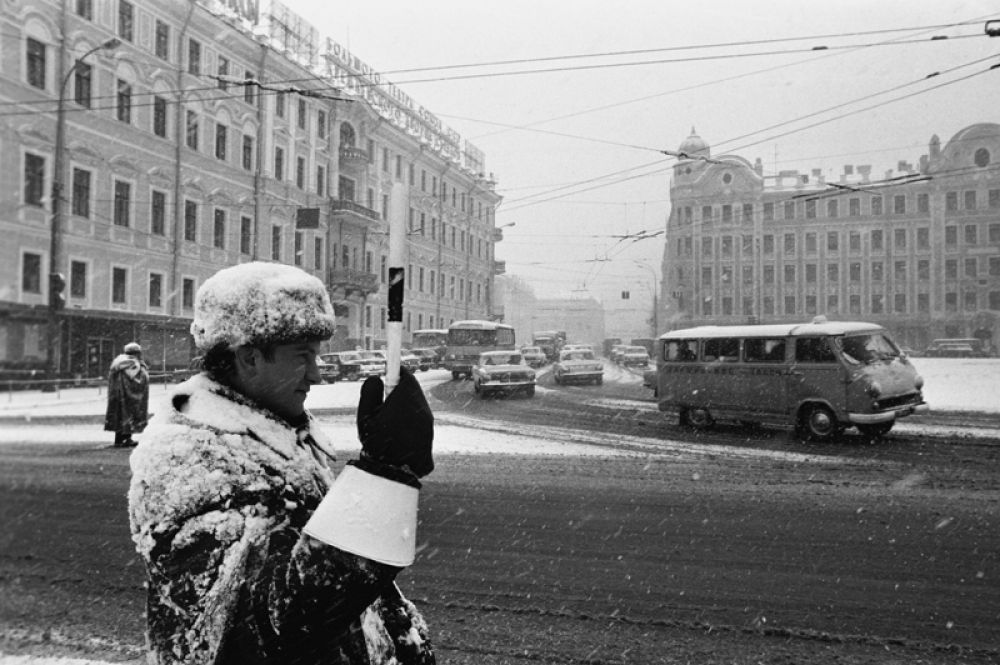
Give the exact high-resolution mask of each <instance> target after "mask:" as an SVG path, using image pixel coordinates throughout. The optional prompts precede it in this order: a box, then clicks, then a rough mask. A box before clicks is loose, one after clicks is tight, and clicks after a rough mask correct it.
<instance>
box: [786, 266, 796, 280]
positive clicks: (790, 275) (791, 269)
mask: <svg viewBox="0 0 1000 665" xmlns="http://www.w3.org/2000/svg"><path fill="white" fill-rule="evenodd" d="M794 283H795V266H794V265H786V266H785V284H794Z"/></svg>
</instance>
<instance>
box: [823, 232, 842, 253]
mask: <svg viewBox="0 0 1000 665" xmlns="http://www.w3.org/2000/svg"><path fill="white" fill-rule="evenodd" d="M839 250H840V234H839V233H838V232H836V231H828V232H827V234H826V251H828V252H836V251H839Z"/></svg>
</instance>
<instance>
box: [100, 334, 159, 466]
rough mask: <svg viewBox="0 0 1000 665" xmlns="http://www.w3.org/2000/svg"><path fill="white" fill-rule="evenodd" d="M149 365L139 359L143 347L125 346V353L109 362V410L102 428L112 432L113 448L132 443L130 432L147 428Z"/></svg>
mask: <svg viewBox="0 0 1000 665" xmlns="http://www.w3.org/2000/svg"><path fill="white" fill-rule="evenodd" d="M148 409H149V368H148V367H147V366H146V363H145V362H143V360H142V347H141V346H139V345H138V344H136V343H135V342H130V343H128V344H126V345H125V349H124V353H122V354H121V355H119V356H118V357H116V358H115V359H114V360H113V361H111V370H110V371H109V372H108V410H107V412H106V413H105V415H104V429H105V430H106V431H108V432H114V433H115V448H131V447H132V446H134V445H135V441H134V440H133V439H132V434H134V433H138V432H141V431H142V430H144V429H145V428H146V421H147V420H148V418H149V414H148Z"/></svg>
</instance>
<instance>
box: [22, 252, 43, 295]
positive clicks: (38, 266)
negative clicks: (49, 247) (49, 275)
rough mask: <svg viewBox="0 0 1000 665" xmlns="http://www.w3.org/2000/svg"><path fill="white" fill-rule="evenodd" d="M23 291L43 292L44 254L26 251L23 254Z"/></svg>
mask: <svg viewBox="0 0 1000 665" xmlns="http://www.w3.org/2000/svg"><path fill="white" fill-rule="evenodd" d="M21 291H23V292H24V293H37V294H40V293H41V292H42V255H41V254H35V253H34V252H25V253H24V254H22V255H21Z"/></svg>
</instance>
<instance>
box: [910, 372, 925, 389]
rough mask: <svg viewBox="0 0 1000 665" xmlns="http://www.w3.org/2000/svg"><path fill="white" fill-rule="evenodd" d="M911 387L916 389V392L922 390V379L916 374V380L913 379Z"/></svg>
mask: <svg viewBox="0 0 1000 665" xmlns="http://www.w3.org/2000/svg"><path fill="white" fill-rule="evenodd" d="M913 385H914V386H916V387H917V390H923V387H924V377H922V376H920V375H919V374H917V376H916V378H914V379H913Z"/></svg>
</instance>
